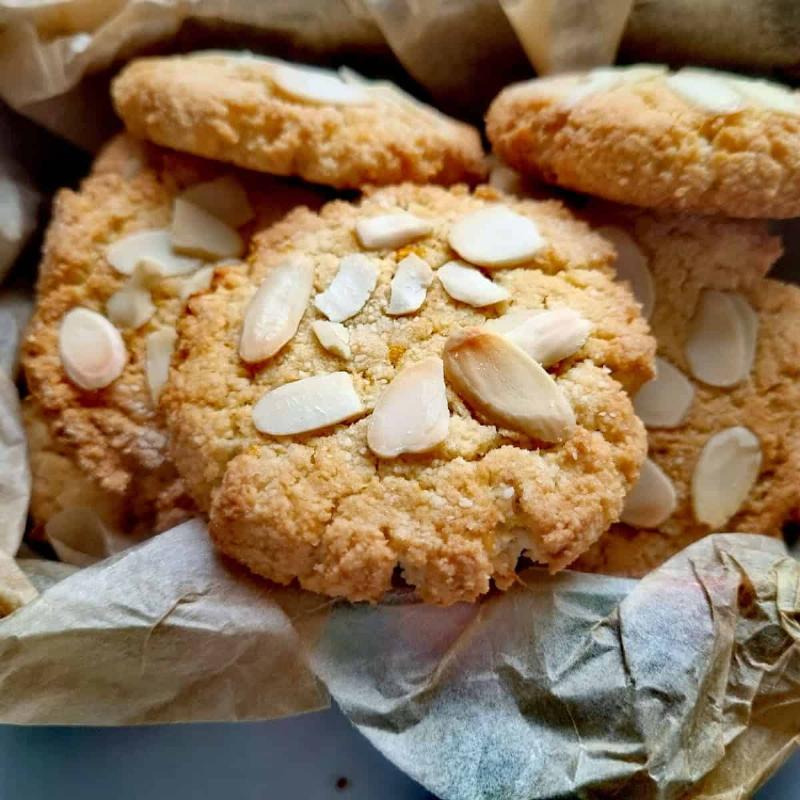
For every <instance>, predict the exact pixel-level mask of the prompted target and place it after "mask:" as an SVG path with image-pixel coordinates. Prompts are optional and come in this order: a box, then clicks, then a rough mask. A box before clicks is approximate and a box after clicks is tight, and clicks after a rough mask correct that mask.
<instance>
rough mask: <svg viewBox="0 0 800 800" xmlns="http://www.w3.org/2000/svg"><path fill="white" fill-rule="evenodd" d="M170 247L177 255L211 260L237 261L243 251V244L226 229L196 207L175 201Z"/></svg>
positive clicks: (234, 232)
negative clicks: (226, 259)
mask: <svg viewBox="0 0 800 800" xmlns="http://www.w3.org/2000/svg"><path fill="white" fill-rule="evenodd" d="M172 247H173V249H174V250H175V251H176V252H178V253H185V254H187V255H190V256H198V257H200V258H204V259H207V260H214V259H217V258H238V257H239V256H240V255H241V254H242V252H243V251H244V242H243V241H242V237H241V236H239V234H238V233H237V232H236V230H235V229H234V228H232V227H231V226H230V225H226V224H225V223H224V222H223V221H222V220H220V219H217V218H216V217H215V216H213V215H212V214H209V213H208V211H205V210H204V209H202V208H200V206H196V205H195V204H194V203H190V202H189V201H188V200H184V199H183V198H181V197H176V198H175V203H174V204H173V209H172Z"/></svg>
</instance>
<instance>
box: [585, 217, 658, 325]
mask: <svg viewBox="0 0 800 800" xmlns="http://www.w3.org/2000/svg"><path fill="white" fill-rule="evenodd" d="M597 232H598V233H599V234H601V235H602V236H604V237H605V238H606V239H608V240H609V241H610V242H611V244H613V245H614V247H615V249H616V251H617V261H616V263H615V265H614V266H615V268H616V271H617V278H619V279H620V280H623V281H628V283H629V284H630V287H631V290H632V291H633V296H634V297H635V298H636V299H637V300H638V301H639V302H640V303H641V305H642V315H643V316H644V318H645V319H650V317H651V316H652V314H653V307H654V306H655V304H656V286H655V282H654V281H653V274H652V273H651V272H650V267H649V265H648V259H647V256H646V255H645V254H644V252H643V251H642V249H641V248H640V247H639V245H638V244H636V242H635V241H634V240H633V237H632V236H631V235H630V234H629V233H628V232H627V231H625V230H623V229H622V228H618V227H616V226H615V225H606V226H604V227H602V228H598V229H597Z"/></svg>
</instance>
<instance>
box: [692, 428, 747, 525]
mask: <svg viewBox="0 0 800 800" xmlns="http://www.w3.org/2000/svg"><path fill="white" fill-rule="evenodd" d="M760 469H761V444H760V442H759V441H758V437H756V435H755V434H754V433H753V432H752V431H751V430H749V429H748V428H743V427H741V426H736V427H733V428H726V429H725V430H724V431H720V432H719V433H717V434H714V436H712V437H711V438H710V439H709V440H708V441H707V442H706V444H705V446H704V447H703V450H702V452H701V453H700V458H699V459H698V460H697V465H696V466H695V469H694V474H693V475H692V506H693V507H694V515H695V517H696V518H697V521H698V522H702V523H703V524H705V525H708V526H709V527H710V528H712V529H715V530H719V529H720V528H721V527H722V526H723V525H725V523H726V522H727V521H728V520H729V519H730V518H731V517H733V516H734V515H735V514H736V513H737V512H738V511H739V509H740V508H741V507H742V504H743V503H744V501H745V500H746V499H747V495H748V494H750V490H751V489H752V488H753V485H754V484H755V482H756V478H757V477H758V473H759V470H760Z"/></svg>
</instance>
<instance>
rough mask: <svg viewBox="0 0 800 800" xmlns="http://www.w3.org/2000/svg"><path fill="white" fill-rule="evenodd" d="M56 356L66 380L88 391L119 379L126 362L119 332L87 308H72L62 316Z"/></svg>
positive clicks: (126, 355)
mask: <svg viewBox="0 0 800 800" xmlns="http://www.w3.org/2000/svg"><path fill="white" fill-rule="evenodd" d="M58 352H59V355H60V356H61V364H62V365H63V367H64V372H66V373H67V377H68V378H69V379H70V380H71V381H72V382H73V383H74V384H76V385H77V386H80V388H81V389H87V390H89V391H91V390H93V389H102V388H104V387H105V386H108V385H109V384H110V383H112V382H113V381H115V380H116V379H117V378H119V376H120V375H121V374H122V370H123V369H125V364H126V363H127V361H128V352H127V350H126V349H125V343H124V342H123V341H122V336H120V333H119V331H118V330H117V329H116V328H115V327H114V326H113V325H112V324H111V323H110V322H109V321H108V320H107V319H106V318H105V317H104V316H102V314H98V313H97V312H96V311H90V310H89V309H88V308H73V309H72V310H71V311H68V312H67V313H66V314H65V315H64V319H62V320H61V327H60V328H59V331H58Z"/></svg>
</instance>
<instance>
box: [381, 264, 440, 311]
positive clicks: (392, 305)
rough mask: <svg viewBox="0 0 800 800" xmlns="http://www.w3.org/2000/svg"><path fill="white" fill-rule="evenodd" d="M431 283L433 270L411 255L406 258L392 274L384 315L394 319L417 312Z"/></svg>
mask: <svg viewBox="0 0 800 800" xmlns="http://www.w3.org/2000/svg"><path fill="white" fill-rule="evenodd" d="M432 281H433V270H432V269H431V268H430V267H429V266H428V264H427V262H425V261H423V260H422V259H421V258H420V257H419V256H415V255H414V254H413V253H411V255H408V256H406V257H405V258H404V259H403V260H402V261H401V262H400V263H399V264H398V265H397V269H396V270H395V272H394V277H393V278H392V286H391V294H390V296H389V306H388V307H387V309H386V313H387V314H389V315H390V316H393V317H396V316H400V315H402V314H412V313H413V312H414V311H417V310H419V308H421V306H422V304H423V303H424V302H425V295H426V294H427V293H428V287H429V286H430V285H431V282H432Z"/></svg>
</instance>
